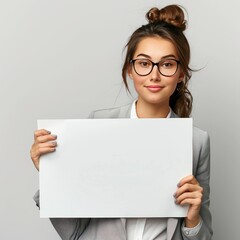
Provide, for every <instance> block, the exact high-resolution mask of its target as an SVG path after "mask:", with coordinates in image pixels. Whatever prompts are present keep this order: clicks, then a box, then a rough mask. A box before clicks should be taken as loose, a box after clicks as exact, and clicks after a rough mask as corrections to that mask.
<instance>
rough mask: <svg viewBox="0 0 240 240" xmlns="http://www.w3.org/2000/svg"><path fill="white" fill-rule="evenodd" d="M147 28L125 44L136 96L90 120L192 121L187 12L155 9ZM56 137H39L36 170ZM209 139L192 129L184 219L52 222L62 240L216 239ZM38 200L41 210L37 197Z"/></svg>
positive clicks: (180, 196)
mask: <svg viewBox="0 0 240 240" xmlns="http://www.w3.org/2000/svg"><path fill="white" fill-rule="evenodd" d="M146 16H147V19H148V21H149V23H148V24H146V25H144V26H142V27H140V28H139V29H137V30H136V31H135V32H134V33H133V34H132V36H131V37H130V40H129V42H128V44H127V53H126V59H125V63H124V66H123V70H122V76H123V80H124V83H125V86H126V88H127V89H128V84H127V77H129V78H130V79H131V80H132V81H133V83H134V87H135V89H136V92H137V93H138V98H137V100H136V101H134V103H131V104H129V105H127V106H123V107H119V108H113V109H105V110H98V111H94V112H92V114H91V115H90V117H91V118H166V117H189V115H190V113H191V109H192V96H191V93H190V92H189V90H188V89H187V85H188V81H189V79H190V77H191V69H190V68H189V61H190V48H189V44H188V41H187V39H186V37H185V36H184V34H183V31H184V30H185V28H186V22H185V20H184V12H183V11H182V9H181V8H180V7H179V6H176V5H170V6H167V7H165V8H162V9H160V10H159V9H157V8H153V9H151V10H150V11H149V12H148V13H147V15H146ZM56 138H57V137H56V136H55V135H52V134H51V133H50V132H49V131H47V130H44V129H42V130H38V131H36V132H35V142H34V144H33V146H32V149H31V158H32V160H33V163H34V164H35V166H36V168H37V169H38V166H39V158H40V156H41V155H42V154H46V153H49V152H53V151H55V148H56V146H57V143H56V141H55V140H56ZM209 156H210V149H209V137H208V134H207V133H206V132H204V131H202V130H200V129H198V128H195V127H194V129H193V175H191V176H186V177H185V178H183V179H182V180H180V182H179V183H178V189H177V191H176V193H175V194H174V197H175V201H176V204H180V205H184V204H189V210H188V213H187V216H186V217H185V218H184V219H182V218H179V219H174V218H169V219H167V218H156V219H69V218H68V219H51V221H52V224H53V225H54V227H55V229H56V230H57V232H58V233H59V235H60V236H61V238H62V239H96V240H98V239H99V240H100V239H104V240H106V239H119V240H120V239H129V240H130V239H147V240H150V239H158V240H165V239H167V240H170V239H172V240H179V239H185V240H186V239H188V240H189V239H199V240H200V239H201V240H207V239H211V237H212V228H211V214H210V212H209V166H210V163H209ZM35 201H36V202H37V204H38V205H39V196H38V193H37V194H36V195H35Z"/></svg>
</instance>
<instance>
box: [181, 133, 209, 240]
mask: <svg viewBox="0 0 240 240" xmlns="http://www.w3.org/2000/svg"><path fill="white" fill-rule="evenodd" d="M193 174H194V176H195V177H196V179H197V180H198V182H199V184H200V186H202V188H203V198H202V206H201V209H200V215H201V218H202V221H203V222H202V225H201V228H200V230H199V231H198V233H197V234H196V235H195V236H187V235H186V234H184V232H183V233H182V234H183V239H184V240H199V239H201V240H211V239H212V234H213V231H212V217H211V213H210V210H209V204H210V199H209V195H210V186H209V182H210V140H209V135H208V133H207V132H204V131H202V130H200V129H196V130H195V134H194V136H193Z"/></svg>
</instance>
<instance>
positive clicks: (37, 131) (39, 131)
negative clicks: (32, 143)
mask: <svg viewBox="0 0 240 240" xmlns="http://www.w3.org/2000/svg"><path fill="white" fill-rule="evenodd" d="M47 134H51V132H50V131H48V130H46V129H39V130H36V131H35V132H34V139H36V138H37V137H39V136H43V135H47Z"/></svg>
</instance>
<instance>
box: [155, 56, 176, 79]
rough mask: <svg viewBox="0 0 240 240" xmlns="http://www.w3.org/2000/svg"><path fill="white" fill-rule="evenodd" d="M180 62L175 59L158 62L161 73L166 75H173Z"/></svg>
mask: <svg viewBox="0 0 240 240" xmlns="http://www.w3.org/2000/svg"><path fill="white" fill-rule="evenodd" d="M177 68H178V62H177V61H176V60H173V59H166V60H164V61H161V62H160V63H159V64H158V69H159V71H160V73H161V74H162V75H164V76H172V75H174V74H175V73H176V71H177Z"/></svg>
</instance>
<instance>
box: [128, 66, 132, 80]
mask: <svg viewBox="0 0 240 240" xmlns="http://www.w3.org/2000/svg"><path fill="white" fill-rule="evenodd" d="M127 73H128V76H129V77H130V78H131V79H133V75H132V68H131V66H130V65H129V66H128V71H127Z"/></svg>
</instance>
